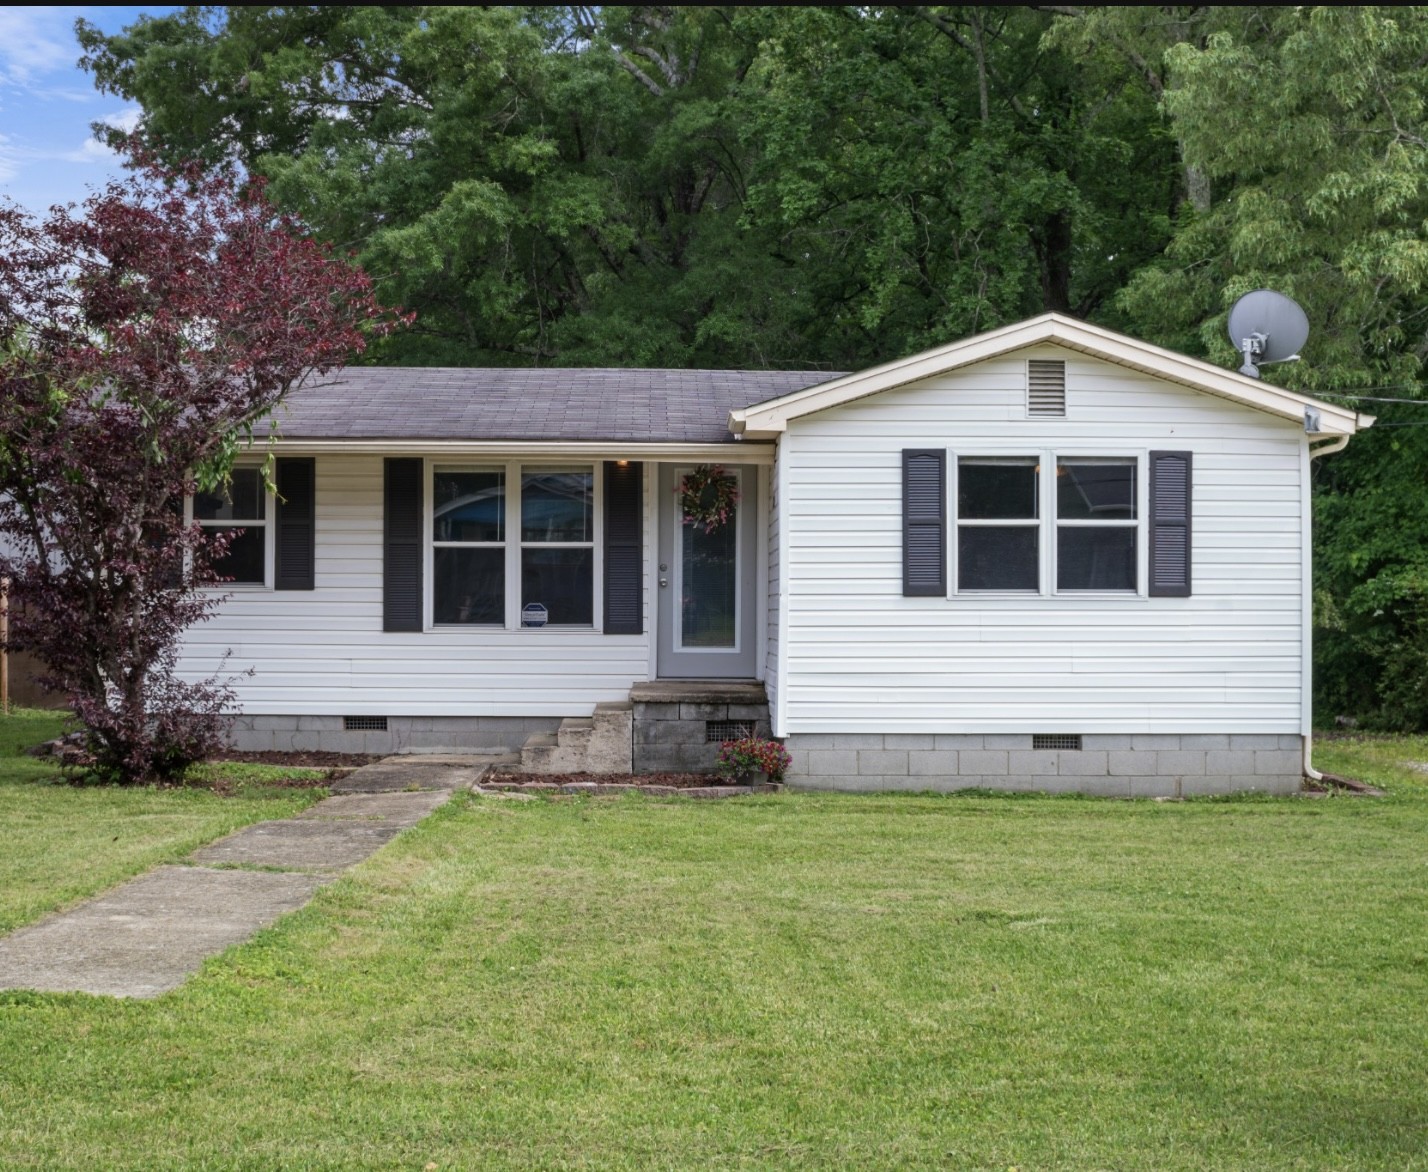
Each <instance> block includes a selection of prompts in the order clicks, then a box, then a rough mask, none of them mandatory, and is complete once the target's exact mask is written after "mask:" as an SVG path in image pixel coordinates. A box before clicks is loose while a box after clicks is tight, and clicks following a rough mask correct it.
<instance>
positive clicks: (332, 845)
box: [192, 818, 406, 871]
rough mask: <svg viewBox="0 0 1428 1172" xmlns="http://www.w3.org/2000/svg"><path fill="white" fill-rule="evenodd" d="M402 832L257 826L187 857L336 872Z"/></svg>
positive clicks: (386, 825)
mask: <svg viewBox="0 0 1428 1172" xmlns="http://www.w3.org/2000/svg"><path fill="white" fill-rule="evenodd" d="M404 829H406V827H404V826H400V825H394V824H392V823H390V822H311V821H306V822H305V821H302V820H300V819H297V818H285V819H283V820H282V821H281V822H259V823H258V824H257V825H255V826H249V827H246V828H245V829H243V830H239V831H237V832H236V833H234V834H230V835H229V836H228V837H227V838H223V839H219V841H217V842H215V843H214V844H213V845H212V846H206V847H203V848H202V849H200V850H196V851H194V852H193V856H192V857H193V859H194V860H195V861H196V862H199V863H228V864H230V865H233V864H237V865H240V866H249V867H280V868H282V869H284V870H289V871H342V870H345V869H346V868H348V867H351V866H354V865H355V864H357V863H360V862H361V861H362V860H363V859H365V858H366V857H367V856H368V855H370V854H372V853H373V852H375V851H377V850H379V849H381V848H382V847H384V846H386V844H387V843H388V842H390V841H391V840H392V839H394V838H396V836H397V835H398V834H400V833H401V832H402V831H403V830H404Z"/></svg>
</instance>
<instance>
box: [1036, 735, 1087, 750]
mask: <svg viewBox="0 0 1428 1172" xmlns="http://www.w3.org/2000/svg"><path fill="white" fill-rule="evenodd" d="M1031 747H1032V748H1033V749H1077V750H1079V749H1080V748H1081V734H1080V733H1033V734H1032V737H1031Z"/></svg>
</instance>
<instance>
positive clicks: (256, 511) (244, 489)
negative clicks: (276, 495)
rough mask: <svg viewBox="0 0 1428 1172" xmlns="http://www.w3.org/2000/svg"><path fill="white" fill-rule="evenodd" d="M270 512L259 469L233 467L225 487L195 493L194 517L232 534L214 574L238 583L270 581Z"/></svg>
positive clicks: (214, 563) (249, 583) (206, 527)
mask: <svg viewBox="0 0 1428 1172" xmlns="http://www.w3.org/2000/svg"><path fill="white" fill-rule="evenodd" d="M268 513H269V509H268V492H267V488H266V486H265V485H264V484H263V474H262V469H260V468H254V467H246V468H245V467H239V468H234V469H233V471H232V473H231V475H230V476H229V480H228V484H227V487H226V488H221V489H218V490H217V491H215V492H200V493H195V494H194V497H193V519H194V520H195V521H197V522H198V523H199V524H200V525H202V526H203V527H204V528H205V529H211V530H215V531H221V532H228V531H232V533H233V536H232V539H231V540H230V541H229V543H228V552H227V553H225V554H224V555H223V556H222V557H220V558H216V559H214V562H213V569H214V572H215V573H217V574H218V575H219V576H220V577H222V578H226V579H229V580H230V581H231V582H233V583H234V584H235V585H242V586H263V585H266V584H267V581H268V560H269V558H268V549H269V544H270V543H269V541H268V528H269V518H268Z"/></svg>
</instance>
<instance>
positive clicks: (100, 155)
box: [43, 106, 143, 164]
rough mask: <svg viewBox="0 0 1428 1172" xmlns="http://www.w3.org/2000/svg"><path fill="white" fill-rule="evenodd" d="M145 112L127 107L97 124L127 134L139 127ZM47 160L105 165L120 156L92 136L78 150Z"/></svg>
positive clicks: (102, 118) (105, 116)
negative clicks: (102, 124)
mask: <svg viewBox="0 0 1428 1172" xmlns="http://www.w3.org/2000/svg"><path fill="white" fill-rule="evenodd" d="M142 116H143V112H142V111H141V110H140V109H139V107H138V106H126V107H125V108H124V109H122V110H120V111H118V112H117V113H115V114H103V115H101V116H100V117H98V118H96V119H95V121H96V122H102V123H104V125H105V126H112V127H114V129H115V130H122V131H124V132H125V133H128V132H129V131H131V130H133V129H134V128H135V127H136V126H138V125H139V119H140V118H141V117H142ZM43 157H47V158H53V159H59V160H61V161H63V162H66V163H104V164H108V163H111V162H113V161H114V159H116V158H117V157H118V156H117V155H116V154H115V153H114V152H113V151H112V150H110V149H109V147H108V146H107V145H106V144H105V143H102V142H100V141H99V139H97V138H95V137H94V136H93V135H90V137H89V138H87V139H85V140H84V142H83V143H82V144H81V145H80V147H79V149H78V150H73V151H62V152H60V153H59V154H54V155H48V156H43Z"/></svg>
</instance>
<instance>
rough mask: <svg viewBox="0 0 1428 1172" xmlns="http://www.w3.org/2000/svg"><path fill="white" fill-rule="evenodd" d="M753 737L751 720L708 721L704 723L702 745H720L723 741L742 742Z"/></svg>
mask: <svg viewBox="0 0 1428 1172" xmlns="http://www.w3.org/2000/svg"><path fill="white" fill-rule="evenodd" d="M753 735H754V722H753V721H751V720H708V721H705V722H704V743H705V744H706V745H722V744H723V743H724V742H725V741H742V740H743V739H744V738H745V737H751V736H753Z"/></svg>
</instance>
